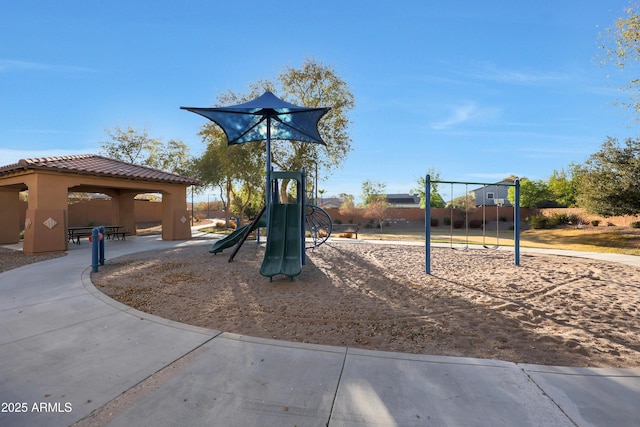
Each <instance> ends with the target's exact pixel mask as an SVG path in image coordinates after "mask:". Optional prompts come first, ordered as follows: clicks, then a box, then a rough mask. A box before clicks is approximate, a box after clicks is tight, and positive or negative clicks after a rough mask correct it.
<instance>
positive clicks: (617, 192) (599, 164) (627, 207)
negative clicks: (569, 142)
mask: <svg viewBox="0 0 640 427" xmlns="http://www.w3.org/2000/svg"><path fill="white" fill-rule="evenodd" d="M574 173H575V179H576V182H577V186H578V197H577V200H578V205H579V206H580V207H582V208H585V209H586V210H587V211H589V212H591V213H595V214H598V215H601V216H604V217H608V216H618V215H638V214H639V213H640V185H638V183H639V182H640V140H639V139H630V138H629V139H627V140H626V141H625V144H624V146H621V145H620V144H619V143H618V140H617V139H615V138H607V140H606V141H605V142H604V143H603V144H602V147H601V149H600V151H598V152H596V153H594V154H592V155H591V156H590V157H589V159H588V160H587V161H586V162H585V163H584V164H583V165H579V166H577V167H576V168H575V172H574Z"/></svg>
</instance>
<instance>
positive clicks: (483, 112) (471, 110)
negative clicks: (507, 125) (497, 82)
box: [429, 101, 501, 130]
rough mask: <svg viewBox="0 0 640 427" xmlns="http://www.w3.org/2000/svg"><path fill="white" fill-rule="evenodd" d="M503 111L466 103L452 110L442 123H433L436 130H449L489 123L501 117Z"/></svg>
mask: <svg viewBox="0 0 640 427" xmlns="http://www.w3.org/2000/svg"><path fill="white" fill-rule="evenodd" d="M500 114H501V110H500V109H499V108H495V107H479V106H478V105H477V104H476V103H475V102H471V101H468V102H465V103H463V104H461V105H457V106H454V107H452V108H450V112H449V115H448V116H447V117H446V118H445V119H444V120H441V121H438V122H432V123H431V124H430V125H429V126H430V127H431V129H434V130H447V129H451V128H453V127H456V126H457V125H459V124H462V123H467V122H471V121H473V122H479V121H489V120H493V119H495V118H496V117H499V116H500Z"/></svg>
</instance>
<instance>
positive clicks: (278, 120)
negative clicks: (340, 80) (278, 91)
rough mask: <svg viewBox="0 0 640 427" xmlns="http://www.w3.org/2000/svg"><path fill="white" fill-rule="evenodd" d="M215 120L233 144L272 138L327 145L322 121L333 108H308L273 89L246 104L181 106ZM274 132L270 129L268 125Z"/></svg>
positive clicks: (229, 142) (230, 143)
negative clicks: (278, 95) (321, 134)
mask: <svg viewBox="0 0 640 427" xmlns="http://www.w3.org/2000/svg"><path fill="white" fill-rule="evenodd" d="M180 108H181V109H183V110H187V111H191V112H193V113H196V114H200V115H201V116H204V117H206V118H208V119H209V120H211V121H213V122H215V123H216V124H217V125H218V126H220V127H221V128H222V130H223V131H224V133H225V135H226V137H227V141H228V144H229V145H233V144H242V143H244V142H251V141H266V140H268V139H287V140H294V141H303V142H313V143H317V144H323V145H326V144H325V142H324V141H323V140H322V137H321V136H320V133H319V132H318V121H319V120H320V118H321V117H322V116H324V115H325V114H326V113H327V112H328V111H329V110H330V108H327V107H320V108H308V107H301V106H298V105H295V104H291V103H289V102H285V101H283V100H282V99H280V98H278V97H277V96H275V95H274V94H273V93H271V92H265V93H264V94H262V95H261V96H260V97H258V98H256V99H254V100H252V101H249V102H245V103H243V104H238V105H231V106H228V107H214V108H196V107H180ZM268 123H270V124H271V132H270V134H268V132H267V126H268V125H267V124H268Z"/></svg>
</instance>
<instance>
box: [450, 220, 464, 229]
mask: <svg viewBox="0 0 640 427" xmlns="http://www.w3.org/2000/svg"><path fill="white" fill-rule="evenodd" d="M463 226H464V221H463V220H461V219H457V220H455V221H453V228H462V227H463Z"/></svg>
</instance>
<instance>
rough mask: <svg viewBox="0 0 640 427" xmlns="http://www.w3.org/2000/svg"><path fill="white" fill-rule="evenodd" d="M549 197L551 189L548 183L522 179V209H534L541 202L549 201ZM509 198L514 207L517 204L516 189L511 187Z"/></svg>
mask: <svg viewBox="0 0 640 427" xmlns="http://www.w3.org/2000/svg"><path fill="white" fill-rule="evenodd" d="M549 195H550V193H549V188H548V187H547V183H546V182H544V181H542V180H540V179H537V180H530V179H528V178H522V179H520V207H522V208H534V207H536V206H537V205H538V204H539V203H540V202H543V201H545V200H549ZM507 198H508V199H509V202H510V203H511V204H512V205H513V204H515V200H516V197H515V188H514V187H509V190H508V193H507Z"/></svg>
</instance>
